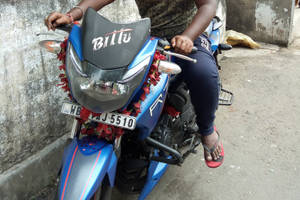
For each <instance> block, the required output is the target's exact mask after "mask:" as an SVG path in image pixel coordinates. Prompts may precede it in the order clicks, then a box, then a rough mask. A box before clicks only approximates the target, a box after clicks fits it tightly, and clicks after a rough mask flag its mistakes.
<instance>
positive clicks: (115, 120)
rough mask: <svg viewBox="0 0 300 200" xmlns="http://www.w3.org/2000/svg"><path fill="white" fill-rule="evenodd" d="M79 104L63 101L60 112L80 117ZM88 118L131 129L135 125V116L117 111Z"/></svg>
mask: <svg viewBox="0 0 300 200" xmlns="http://www.w3.org/2000/svg"><path fill="white" fill-rule="evenodd" d="M80 111H81V106H80V105H77V104H72V103H63V106H62V108H61V112H62V113H63V114H66V115H71V116H74V117H78V118H80ZM89 119H90V120H92V121H95V122H100V123H103V124H109V125H113V126H117V127H121V128H126V129H130V130H133V129H135V126H136V118H135V117H132V116H128V115H123V114H119V113H102V114H101V115H100V116H98V117H92V115H90V117H89Z"/></svg>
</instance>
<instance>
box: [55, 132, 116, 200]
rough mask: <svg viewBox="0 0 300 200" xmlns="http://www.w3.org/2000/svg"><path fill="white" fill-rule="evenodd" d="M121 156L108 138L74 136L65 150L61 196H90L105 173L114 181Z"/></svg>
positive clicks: (111, 182)
mask: <svg viewBox="0 0 300 200" xmlns="http://www.w3.org/2000/svg"><path fill="white" fill-rule="evenodd" d="M116 166H117V158H116V155H115V153H114V152H113V147H112V145H111V144H108V143H107V142H106V141H105V140H99V139H97V137H91V136H87V137H84V138H83V139H81V140H78V139H74V140H73V141H72V143H71V144H70V145H69V146H68V147H67V148H66V150H65V159H64V163H63V169H62V174H61V179H60V183H59V192H58V197H59V199H61V200H63V199H69V200H73V199H90V198H91V196H92V195H93V194H94V193H95V191H96V190H97V188H98V187H99V186H100V185H101V182H102V180H103V178H104V177H105V175H107V176H108V178H109V180H110V184H111V186H113V184H114V179H115V173H116Z"/></svg>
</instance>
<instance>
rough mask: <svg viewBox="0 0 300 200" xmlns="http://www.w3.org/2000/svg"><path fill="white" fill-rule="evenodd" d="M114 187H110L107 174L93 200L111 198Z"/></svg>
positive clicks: (107, 199)
mask: <svg viewBox="0 0 300 200" xmlns="http://www.w3.org/2000/svg"><path fill="white" fill-rule="evenodd" d="M112 189H113V188H112V187H110V184H109V180H108V177H107V176H106V177H105V178H104V179H103V181H102V184H101V185H100V187H99V188H98V190H97V191H96V192H95V194H94V195H93V197H92V198H91V200H111V194H112Z"/></svg>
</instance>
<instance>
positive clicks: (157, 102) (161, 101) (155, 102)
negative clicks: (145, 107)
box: [149, 94, 164, 117]
mask: <svg viewBox="0 0 300 200" xmlns="http://www.w3.org/2000/svg"><path fill="white" fill-rule="evenodd" d="M163 102H164V101H163V95H162V94H160V95H159V96H158V98H157V99H156V100H155V101H154V103H153V104H152V105H151V106H150V108H149V111H150V116H151V117H152V115H153V111H154V109H155V108H156V106H157V105H158V104H159V103H161V104H162V103H163Z"/></svg>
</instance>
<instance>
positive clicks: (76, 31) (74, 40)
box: [69, 25, 83, 61]
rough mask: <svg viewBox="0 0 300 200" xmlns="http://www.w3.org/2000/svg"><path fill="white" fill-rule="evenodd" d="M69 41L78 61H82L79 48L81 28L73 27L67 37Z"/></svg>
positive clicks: (80, 48)
mask: <svg viewBox="0 0 300 200" xmlns="http://www.w3.org/2000/svg"><path fill="white" fill-rule="evenodd" d="M69 41H70V42H71V44H72V45H73V47H74V49H75V51H76V53H77V55H78V57H79V59H80V60H81V61H83V56H82V46H81V44H82V43H81V28H80V27H79V26H77V25H74V26H73V28H72V31H71V33H70V35H69Z"/></svg>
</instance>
